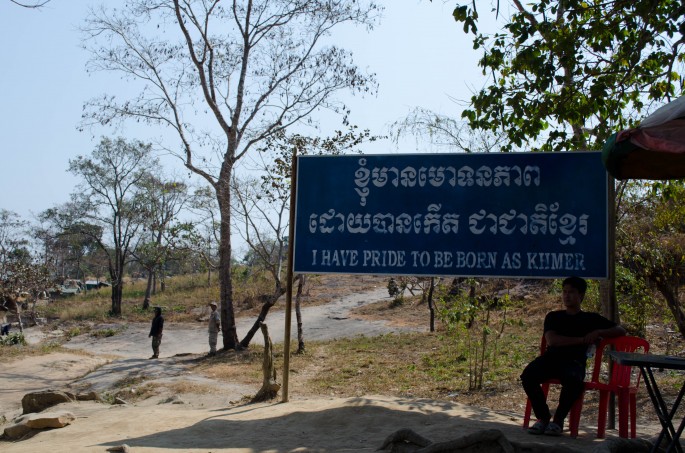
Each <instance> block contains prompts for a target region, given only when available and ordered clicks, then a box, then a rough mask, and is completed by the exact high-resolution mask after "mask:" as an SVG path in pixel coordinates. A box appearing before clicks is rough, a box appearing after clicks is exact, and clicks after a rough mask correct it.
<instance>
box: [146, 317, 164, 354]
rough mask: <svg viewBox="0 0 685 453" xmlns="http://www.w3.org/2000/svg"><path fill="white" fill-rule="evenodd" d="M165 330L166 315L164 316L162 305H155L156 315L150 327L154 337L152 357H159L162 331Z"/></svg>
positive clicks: (151, 334) (151, 335)
mask: <svg viewBox="0 0 685 453" xmlns="http://www.w3.org/2000/svg"><path fill="white" fill-rule="evenodd" d="M163 330H164V316H162V307H155V317H154V318H152V326H151V327H150V335H148V338H150V337H152V357H150V358H151V359H156V358H158V357H159V345H160V344H162V331H163Z"/></svg>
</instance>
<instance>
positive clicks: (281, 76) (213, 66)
mask: <svg viewBox="0 0 685 453" xmlns="http://www.w3.org/2000/svg"><path fill="white" fill-rule="evenodd" d="M380 9H381V8H380V7H379V6H378V5H376V4H375V3H374V2H373V1H369V0H365V1H356V2H350V1H347V0H240V1H239V0H234V1H232V2H226V1H219V0H197V1H193V0H173V1H171V0H131V1H128V2H126V3H125V5H124V6H123V7H121V6H119V5H117V8H116V9H105V8H102V9H99V10H93V11H92V12H91V14H90V15H89V17H88V19H87V21H86V23H85V25H84V27H83V31H84V33H85V39H84V46H85V48H86V49H88V50H90V52H91V59H90V63H89V69H91V70H96V71H97V70H102V71H115V72H119V73H121V74H123V75H124V76H125V77H127V78H130V79H131V80H133V81H135V82H137V83H139V84H142V89H141V90H140V91H139V94H138V95H137V96H135V97H133V98H131V99H123V100H120V98H119V97H115V96H113V95H106V96H103V97H102V98H100V99H94V100H92V101H90V102H88V103H87V104H86V108H85V114H84V121H83V125H84V126H87V125H89V124H110V123H112V122H117V121H119V120H134V121H142V122H147V123H152V124H158V125H163V126H166V127H169V128H171V129H172V130H173V131H174V132H175V134H176V138H177V139H178V142H176V143H171V144H166V146H165V147H166V148H167V149H168V150H169V152H172V153H174V154H177V155H178V156H179V157H180V158H181V159H182V160H183V162H184V165H185V166H186V167H187V168H188V169H189V170H190V171H192V172H194V173H196V174H197V175H199V176H201V177H202V178H204V179H205V180H206V181H207V182H208V183H209V185H210V186H211V187H212V189H213V190H214V192H215V196H216V199H217V201H218V205H219V212H220V214H221V228H220V238H221V242H220V251H219V260H220V267H219V277H220V278H219V280H220V288H221V289H220V298H221V325H222V331H223V341H224V349H233V348H236V347H237V346H238V336H237V332H236V326H235V314H234V307H233V288H232V283H231V275H232V267H231V258H232V256H231V252H232V248H231V198H232V190H231V179H232V176H233V172H234V169H235V166H236V164H237V163H238V162H239V161H240V160H241V159H242V158H243V157H244V156H245V155H246V154H247V153H248V152H250V151H251V150H253V149H255V147H256V146H257V145H258V144H259V143H261V142H263V141H264V140H265V139H267V138H269V137H270V136H272V135H273V134H276V133H279V132H280V131H283V130H285V129H287V128H289V127H291V126H294V125H297V124H301V123H303V122H305V120H309V119H311V116H312V114H313V113H314V112H315V111H318V110H322V109H327V110H332V111H333V112H337V113H344V114H346V113H347V111H346V109H345V107H344V106H343V105H342V104H341V103H339V102H337V101H336V100H335V98H334V96H335V95H336V94H337V93H338V92H341V91H342V90H346V91H352V92H357V93H365V92H368V91H372V90H374V89H375V83H374V79H373V76H369V75H366V74H363V73H361V72H360V71H359V70H358V68H357V67H356V66H355V65H354V63H353V61H352V55H351V54H350V53H349V52H346V51H345V50H343V49H340V48H338V47H336V46H334V45H329V44H328V43H326V42H325V40H326V38H327V37H328V36H329V35H330V32H331V30H332V29H333V28H334V27H336V26H338V25H341V24H345V23H349V24H356V25H362V26H366V27H369V28H370V27H372V26H373V25H374V24H375V22H376V20H377V17H378V14H379V12H380ZM161 145H162V146H164V144H161Z"/></svg>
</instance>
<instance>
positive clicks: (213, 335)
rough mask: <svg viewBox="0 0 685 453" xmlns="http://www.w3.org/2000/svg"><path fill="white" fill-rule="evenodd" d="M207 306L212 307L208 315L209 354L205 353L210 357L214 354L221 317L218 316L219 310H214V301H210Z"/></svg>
mask: <svg viewBox="0 0 685 453" xmlns="http://www.w3.org/2000/svg"><path fill="white" fill-rule="evenodd" d="M209 306H210V307H211V309H212V313H210V315H209V329H208V332H209V354H207V355H208V356H210V357H211V356H214V355H216V342H217V339H218V338H219V330H220V328H221V318H220V317H219V312H218V311H217V310H216V302H210V303H209Z"/></svg>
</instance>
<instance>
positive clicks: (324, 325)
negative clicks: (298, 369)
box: [64, 287, 415, 359]
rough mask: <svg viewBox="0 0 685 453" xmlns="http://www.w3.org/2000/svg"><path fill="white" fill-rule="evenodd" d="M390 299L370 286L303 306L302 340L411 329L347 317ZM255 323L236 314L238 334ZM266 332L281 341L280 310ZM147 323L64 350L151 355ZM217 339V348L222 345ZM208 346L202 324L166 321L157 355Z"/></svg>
mask: <svg viewBox="0 0 685 453" xmlns="http://www.w3.org/2000/svg"><path fill="white" fill-rule="evenodd" d="M385 299H388V300H389V296H388V290H387V289H386V288H384V287H379V288H375V289H373V290H371V291H367V292H364V293H359V294H350V295H348V296H346V297H342V298H338V299H334V300H333V301H331V302H330V303H328V304H325V305H317V306H313V307H304V308H303V309H302V324H303V329H304V338H305V342H306V341H308V340H331V339H335V338H349V337H354V336H356V335H366V336H377V335H383V334H386V333H390V332H399V331H408V330H415V329H412V328H409V327H403V328H399V327H396V326H390V325H389V324H387V323H385V322H383V321H367V320H359V319H351V318H350V317H349V313H350V311H351V310H352V309H353V308H356V307H360V306H363V305H366V304H370V303H373V302H377V301H380V300H385ZM254 322H255V318H253V317H249V318H238V319H237V323H236V326H237V329H238V336H239V338H241V339H242V337H243V336H244V335H245V334H246V333H247V332H248V330H249V329H250V327H252V325H253V324H254ZM266 323H267V325H268V327H269V335H270V336H271V341H273V342H274V343H283V340H284V338H285V312H284V311H283V310H279V311H272V312H270V313H269V315H268V316H267V319H266ZM295 323H296V320H295V312H294V310H293V313H292V325H291V338H292V339H297V326H296V324H295ZM107 327H117V326H116V325H109V326H108V325H102V326H98V328H99V329H104V328H107ZM149 331H150V325H149V324H147V323H146V324H129V325H128V326H126V327H125V330H124V331H123V332H122V333H121V334H119V335H115V336H112V337H107V338H95V337H92V336H89V335H80V336H78V337H75V338H73V339H72V340H71V341H69V342H68V343H66V344H65V345H64V346H65V347H66V348H69V349H77V350H83V351H87V352H89V353H92V354H109V355H116V356H119V357H122V358H130V359H141V358H147V357H149V356H150V354H152V349H151V347H150V339H149V338H148V333H149ZM221 341H222V340H221V338H219V346H221ZM252 343H254V344H258V345H263V344H264V339H263V337H262V334H261V332H260V331H258V332H257V333H256V334H255V336H254V337H253V339H252ZM208 350H209V346H208V344H207V329H206V326H205V325H204V324H200V323H197V324H173V323H169V322H167V323H166V325H165V327H164V338H163V340H162V346H161V350H160V354H161V357H169V356H174V355H177V354H201V353H206V352H207V351H208Z"/></svg>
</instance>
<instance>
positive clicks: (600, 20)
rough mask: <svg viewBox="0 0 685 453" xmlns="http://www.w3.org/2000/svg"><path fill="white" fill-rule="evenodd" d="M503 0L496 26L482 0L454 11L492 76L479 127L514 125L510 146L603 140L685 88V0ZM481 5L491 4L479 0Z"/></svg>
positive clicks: (481, 93)
mask: <svg viewBox="0 0 685 453" xmlns="http://www.w3.org/2000/svg"><path fill="white" fill-rule="evenodd" d="M507 3H508V5H505V4H504V3H503V4H500V2H497V6H496V9H495V8H493V11H492V12H493V13H494V14H496V15H497V16H498V18H500V19H501V15H502V14H504V11H505V6H510V7H511V15H510V17H509V18H508V19H506V20H505V21H504V26H503V28H502V29H501V30H500V31H498V32H495V33H490V34H489V33H484V32H482V31H481V30H480V29H479V11H478V9H477V6H476V2H475V1H474V2H468V3H464V4H458V5H457V6H456V8H455V9H454V12H453V16H454V19H455V20H456V21H457V22H460V23H462V24H463V29H464V32H465V33H468V34H472V35H473V47H474V49H477V50H481V51H482V57H481V59H480V61H479V66H480V67H481V68H482V70H483V74H484V75H486V76H487V77H488V82H487V85H486V86H484V87H483V88H481V89H480V90H478V91H477V92H475V94H474V95H473V96H472V98H471V105H470V107H469V108H468V109H466V110H464V112H463V113H462V116H463V117H465V118H466V119H467V120H468V122H469V124H470V126H471V127H472V128H474V129H485V130H492V131H495V130H498V129H501V130H503V131H504V132H505V133H506V136H507V138H508V142H507V143H504V144H503V146H502V149H503V150H504V151H511V150H516V149H522V148H525V149H532V150H540V151H561V150H573V149H597V148H599V147H601V145H602V144H603V142H604V141H605V140H606V138H607V137H608V136H609V135H611V133H612V132H613V131H615V130H617V129H622V128H626V127H628V126H630V124H631V123H633V122H635V121H636V120H638V119H639V118H641V117H643V116H644V114H645V111H646V110H650V109H651V108H652V103H654V102H656V104H657V105H661V104H663V101H664V100H670V99H671V98H672V97H675V96H678V95H679V94H681V93H682V91H683V78H682V77H681V75H680V74H682V73H683V71H682V69H683V62H684V60H685V55H683V51H682V49H683V44H684V43H685V6H684V5H683V3H682V2H681V1H680V0H663V1H658V2H656V1H650V0H637V1H635V0H630V1H628V0H601V1H600V0H564V1H553V0H543V1H532V2H525V3H522V2H520V1H519V0H511V1H510V2H507ZM479 6H482V4H480V3H479Z"/></svg>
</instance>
